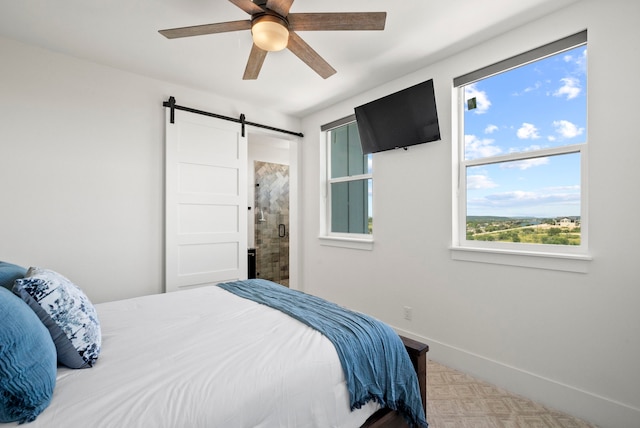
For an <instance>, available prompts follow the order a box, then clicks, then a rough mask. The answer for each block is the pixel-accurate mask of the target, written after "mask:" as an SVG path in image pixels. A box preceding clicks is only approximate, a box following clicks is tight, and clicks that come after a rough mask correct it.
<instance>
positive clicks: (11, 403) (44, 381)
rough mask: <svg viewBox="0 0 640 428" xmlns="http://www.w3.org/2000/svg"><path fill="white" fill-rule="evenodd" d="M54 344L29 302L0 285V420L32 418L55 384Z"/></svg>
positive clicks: (49, 400) (25, 419)
mask: <svg viewBox="0 0 640 428" xmlns="http://www.w3.org/2000/svg"><path fill="white" fill-rule="evenodd" d="M56 369H57V364H56V348H55V346H54V344H53V340H51V336H50V335H49V332H48V331H47V329H46V327H45V326H44V325H43V324H42V322H40V319H38V316H37V315H36V314H34V313H33V311H32V310H31V309H30V308H29V306H28V305H27V304H26V303H25V302H23V301H22V300H20V298H18V297H16V296H15V295H13V293H11V292H10V291H9V290H7V289H6V288H4V287H0V423H6V422H20V423H23V422H31V421H33V420H34V419H35V418H36V417H37V416H38V415H39V414H40V413H41V412H42V411H43V410H44V409H46V408H47V406H48V405H49V403H50V402H51V397H52V396H53V389H54V387H55V385H56Z"/></svg>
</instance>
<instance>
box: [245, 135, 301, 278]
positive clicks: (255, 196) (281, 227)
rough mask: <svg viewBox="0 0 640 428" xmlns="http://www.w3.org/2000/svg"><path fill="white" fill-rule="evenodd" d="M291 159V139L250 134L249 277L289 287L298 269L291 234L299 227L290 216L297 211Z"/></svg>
mask: <svg viewBox="0 0 640 428" xmlns="http://www.w3.org/2000/svg"><path fill="white" fill-rule="evenodd" d="M290 159H291V146H290V142H289V141H288V140H283V139H280V138H276V137H272V136H266V135H261V134H249V144H248V163H249V165H248V168H247V170H248V175H249V177H248V182H247V184H248V187H249V189H248V190H249V192H248V195H247V196H248V199H249V201H248V202H249V216H248V225H247V226H248V238H249V239H248V250H249V254H248V258H249V277H254V278H262V279H267V280H270V281H273V282H276V283H279V284H282V285H284V286H287V287H289V286H290V285H291V280H292V274H293V272H292V270H294V269H292V263H291V253H290V248H291V247H292V245H291V239H294V238H295V237H294V236H292V234H291V230H292V229H293V230H295V225H294V224H292V222H291V216H290V213H291V212H292V210H293V207H292V206H291V203H292V202H293V201H292V198H291V192H292V191H293V188H292V187H291V186H290V175H291V174H290ZM291 172H293V171H291ZM252 265H253V266H252ZM252 275H253V276H252Z"/></svg>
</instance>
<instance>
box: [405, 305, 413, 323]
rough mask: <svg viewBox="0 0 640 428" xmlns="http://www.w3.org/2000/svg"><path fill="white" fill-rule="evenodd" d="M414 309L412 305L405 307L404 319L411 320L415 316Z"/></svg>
mask: <svg viewBox="0 0 640 428" xmlns="http://www.w3.org/2000/svg"><path fill="white" fill-rule="evenodd" d="M412 312H413V309H411V306H405V307H404V319H406V320H409V321H411V318H412V316H413V313H412Z"/></svg>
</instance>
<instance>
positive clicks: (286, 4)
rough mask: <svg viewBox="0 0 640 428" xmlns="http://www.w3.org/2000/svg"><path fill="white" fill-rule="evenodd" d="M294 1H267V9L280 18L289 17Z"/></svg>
mask: <svg viewBox="0 0 640 428" xmlns="http://www.w3.org/2000/svg"><path fill="white" fill-rule="evenodd" d="M291 4H293V0H267V9H271V10H272V11H274V12H275V13H277V14H278V15H280V16H284V17H286V16H287V15H289V9H291Z"/></svg>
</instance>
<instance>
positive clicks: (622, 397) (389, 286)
mask: <svg viewBox="0 0 640 428" xmlns="http://www.w3.org/2000/svg"><path fill="white" fill-rule="evenodd" d="M638 17H640V2H637V1H631V0H614V1H607V2H603V1H598V0H583V1H581V2H578V3H577V4H575V5H573V6H570V7H568V8H567V9H564V10H561V11H559V12H557V13H554V14H552V15H550V16H547V17H545V18H544V19H541V20H539V21H536V22H532V23H530V24H529V25H525V26H522V27H520V28H519V29H517V30H515V31H511V32H509V33H507V34H504V35H502V36H499V37H496V38H495V39H493V40H491V41H489V42H486V43H482V44H480V45H478V46H476V47H474V48H472V49H469V50H467V51H465V52H462V53H459V54H457V55H454V56H452V57H450V58H448V59H445V60H443V61H440V62H438V63H436V64H433V65H432V66H430V67H428V68H425V69H423V70H420V71H417V72H416V73H414V74H412V75H409V76H406V77H405V78H402V79H399V80H397V81H394V82H389V83H388V84H386V85H385V86H383V87H379V88H376V89H375V90H372V91H369V92H367V93H365V94H361V95H360V96H357V97H354V98H352V99H351V100H349V101H347V102H343V103H340V104H338V105H335V106H333V107H331V108H328V109H326V110H324V111H322V112H319V113H317V114H314V115H311V116H309V117H307V118H305V119H304V120H303V125H304V126H303V128H304V129H303V132H304V133H305V135H306V138H305V142H304V146H303V154H302V163H301V168H300V169H301V171H302V172H301V173H302V174H303V177H302V183H303V187H302V189H301V194H302V195H303V207H302V218H303V224H302V227H301V230H302V231H303V235H302V241H303V245H302V248H303V253H302V254H303V261H302V266H303V269H302V272H303V278H302V282H303V284H304V287H305V291H308V292H311V293H313V294H317V295H320V296H322V297H325V298H328V299H330V300H333V301H336V302H338V303H340V304H344V305H346V306H349V307H352V308H355V309H358V310H361V311H364V312H368V313H370V314H372V315H374V316H377V317H379V318H381V319H382V320H384V321H386V322H388V323H390V324H391V325H393V326H394V327H396V328H397V329H399V330H400V331H401V332H404V333H405V334H409V335H411V336H413V337H415V338H417V339H422V340H424V341H426V342H427V343H428V344H429V345H430V348H431V351H430V352H429V356H430V358H432V359H434V360H438V361H441V362H444V363H445V364H448V365H450V366H453V367H457V368H459V369H462V370H465V371H467V372H470V373H473V374H475V375H477V376H479V377H481V378H484V379H487V380H489V381H491V382H493V383H495V384H498V385H501V386H503V387H506V388H508V389H510V390H512V391H515V392H517V393H520V394H523V395H525V396H528V397H531V398H534V399H536V400H539V401H542V402H544V403H546V404H548V405H550V406H552V407H556V408H559V409H561V410H564V411H567V412H569V413H572V414H574V415H577V416H580V417H582V418H586V419H588V420H591V421H593V422H595V423H598V424H599V425H601V426H603V427H631V426H638V421H640V370H638V365H637V364H638V361H640V331H639V330H640V310H638V302H640V279H639V278H640V276H639V275H638V273H637V264H638V250H637V249H638V243H639V242H640V232H639V230H640V228H638V227H637V226H635V219H636V217H637V215H638V213H639V212H640V204H639V202H638V196H640V191H639V190H638V189H639V188H638V183H640V168H639V167H638V159H640V141H639V137H638V133H637V131H636V129H635V127H636V124H637V116H638V109H637V104H638V99H639V97H640V92H639V91H638V85H637V76H638V70H639V69H640V60H639V59H638V56H637V54H636V53H635V52H636V50H637V49H636V45H637V43H638V41H639V40H640V27H639V26H638V25H637V18H638ZM585 28H588V38H589V42H588V43H589V45H588V52H589V64H588V73H589V75H588V78H589V82H588V91H589V92H588V94H589V117H588V120H589V124H588V126H589V150H590V153H589V154H590V157H589V168H588V179H589V183H590V186H589V199H590V203H589V220H590V224H589V226H590V230H589V233H590V235H589V239H590V246H591V253H592V255H593V261H592V262H590V263H589V266H588V273H586V274H580V273H569V272H559V271H551V270H538V269H530V268H519V267H512V266H501V265H490V264H482V263H473V262H464V261H454V260H452V259H451V254H450V250H449V246H450V245H451V225H452V194H451V193H452V192H451V189H452V156H451V145H452V144H456V142H454V141H452V140H451V131H452V130H451V123H452V102H451V98H452V79H453V78H454V77H456V76H459V75H462V74H465V73H467V72H469V71H472V70H475V69H477V68H480V67H483V66H485V65H488V64H490V63H493V62H496V61H499V60H501V59H504V58H506V57H509V56H512V55H515V54H518V53H521V52H524V51H526V50H529V49H532V48H535V47H537V46H540V45H543V44H545V43H548V42H551V41H554V40H556V39H559V38H562V37H564V36H568V35H570V34H573V33H577V32H579V31H581V30H583V29H585ZM430 78H433V79H434V81H435V85H436V87H435V90H436V96H437V105H438V111H439V119H440V126H441V133H442V141H440V142H435V143H430V144H425V145H421V146H416V147H412V148H410V149H409V150H408V151H402V150H400V151H392V152H386V153H381V154H376V155H374V199H373V201H374V202H373V203H374V239H375V243H374V249H373V251H361V250H350V249H342V248H334V247H327V246H321V245H320V242H319V240H318V233H319V224H320V219H319V216H320V188H321V183H320V182H319V177H320V175H321V174H320V165H319V161H318V159H319V153H320V150H321V147H322V139H321V138H320V131H319V129H320V126H321V125H322V124H324V123H328V122H331V121H333V120H336V119H339V118H341V117H344V116H347V115H349V114H351V113H352V112H353V110H352V109H353V107H355V106H357V105H360V104H363V103H365V102H368V101H371V100H374V99H376V98H378V97H380V96H383V95H387V94H389V93H392V92H395V91H397V90H399V89H403V88H405V87H407V86H410V85H412V84H415V83H418V82H420V81H424V80H427V79H430ZM617 221H621V222H622V223H623V224H626V226H622V224H621V225H620V226H619V227H618V226H616V222H617ZM404 305H408V306H411V307H413V320H412V321H407V320H404V319H403V312H402V307H403V306H404Z"/></svg>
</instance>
